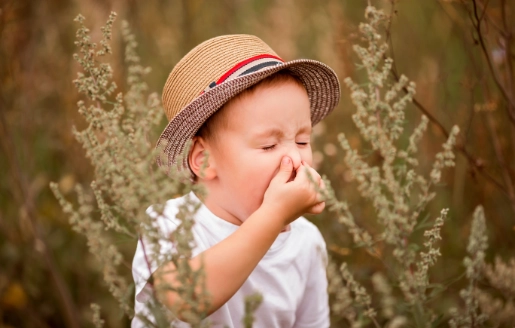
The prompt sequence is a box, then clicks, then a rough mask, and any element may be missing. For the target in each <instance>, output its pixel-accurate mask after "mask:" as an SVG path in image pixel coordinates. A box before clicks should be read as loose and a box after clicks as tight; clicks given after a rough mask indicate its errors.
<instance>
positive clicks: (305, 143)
mask: <svg viewBox="0 0 515 328" xmlns="http://www.w3.org/2000/svg"><path fill="white" fill-rule="evenodd" d="M307 144H308V142H297V145H299V146H306V145H307Z"/></svg>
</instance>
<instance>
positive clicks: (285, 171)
mask: <svg viewBox="0 0 515 328" xmlns="http://www.w3.org/2000/svg"><path fill="white" fill-rule="evenodd" d="M292 171H293V163H292V161H291V158H289V157H288V156H284V157H283V158H282V160H281V166H280V167H279V172H277V174H276V175H275V177H274V178H273V179H272V183H278V182H279V183H286V182H288V180H290V177H291V174H292Z"/></svg>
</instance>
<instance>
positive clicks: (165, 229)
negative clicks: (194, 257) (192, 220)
mask: <svg viewBox="0 0 515 328" xmlns="http://www.w3.org/2000/svg"><path fill="white" fill-rule="evenodd" d="M175 212H176V211H175V209H171V211H170V209H169V212H168V213H166V214H167V215H166V216H159V215H158V214H157V213H156V212H155V211H154V210H153V209H152V207H149V208H148V209H147V214H148V215H149V216H150V217H152V218H153V219H154V220H155V221H154V224H156V225H157V228H158V229H159V230H160V232H161V234H162V235H166V234H169V233H171V232H172V231H173V230H175V229H176V228H177V226H178V223H177V222H176V221H175V220H173V219H172V218H173V217H174V216H175V214H176V213H175ZM159 243H160V247H161V250H160V253H161V254H166V253H168V252H171V251H172V250H173V244H172V243H171V242H170V241H168V240H166V239H164V238H163V239H161V240H160V241H159ZM158 262H159V261H156V258H155V255H154V250H153V247H151V245H150V243H148V242H147V241H145V239H144V238H143V237H140V238H139V239H138V245H137V246H136V252H135V253H134V259H133V261H132V276H133V278H134V284H135V292H136V301H139V302H146V301H148V299H149V298H150V297H151V295H152V287H151V285H150V284H149V283H148V281H149V279H150V277H151V276H152V274H153V273H154V272H155V271H156V270H157V268H158Z"/></svg>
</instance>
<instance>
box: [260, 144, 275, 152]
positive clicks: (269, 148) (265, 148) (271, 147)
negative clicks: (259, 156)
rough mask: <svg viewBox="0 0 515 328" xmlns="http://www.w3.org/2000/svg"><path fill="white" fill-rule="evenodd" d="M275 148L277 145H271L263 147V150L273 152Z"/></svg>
mask: <svg viewBox="0 0 515 328" xmlns="http://www.w3.org/2000/svg"><path fill="white" fill-rule="evenodd" d="M274 148H275V145H271V146H266V147H263V148H262V149H263V150H264V151H269V150H272V149H274Z"/></svg>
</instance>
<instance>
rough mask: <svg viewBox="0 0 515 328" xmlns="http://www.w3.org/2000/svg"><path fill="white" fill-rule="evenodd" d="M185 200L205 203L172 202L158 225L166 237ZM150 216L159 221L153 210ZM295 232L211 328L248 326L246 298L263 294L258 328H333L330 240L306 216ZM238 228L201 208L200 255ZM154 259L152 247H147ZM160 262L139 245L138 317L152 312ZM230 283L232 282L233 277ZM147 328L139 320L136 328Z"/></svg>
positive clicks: (165, 247)
mask: <svg viewBox="0 0 515 328" xmlns="http://www.w3.org/2000/svg"><path fill="white" fill-rule="evenodd" d="M184 197H191V198H192V199H194V200H195V201H198V202H200V200H199V199H198V198H197V197H196V196H195V194H194V193H193V192H191V193H189V194H188V195H186V196H183V197H180V198H177V199H172V200H169V201H168V202H167V203H166V206H165V209H164V211H163V214H164V215H163V216H160V217H158V218H156V223H157V224H158V227H159V229H160V230H161V231H163V232H165V233H166V235H167V234H168V233H170V232H171V231H173V230H174V229H175V228H176V227H177V225H178V220H177V219H176V218H175V215H176V214H177V212H178V206H179V204H181V202H183V201H184ZM148 213H149V214H150V215H151V216H153V217H156V216H157V215H156V213H155V212H153V211H152V210H151V209H149V211H148ZM290 227H291V228H290V230H289V231H285V232H282V233H281V234H279V236H278V237H277V239H276V240H275V242H274V243H273V244H272V246H271V247H270V249H269V250H268V252H267V253H266V254H265V256H264V257H263V258H262V259H261V261H260V262H259V263H258V265H257V267H256V268H255V269H254V271H252V273H251V274H250V276H249V277H248V278H247V280H246V281H245V283H244V284H243V285H242V286H241V288H240V289H239V290H238V291H237V292H236V294H234V296H233V297H232V298H231V299H230V300H229V301H227V303H225V304H224V305H223V306H222V307H221V308H219V309H218V310H217V311H215V312H214V313H213V314H211V315H210V316H209V320H210V322H211V323H212V326H211V327H216V328H218V327H220V328H222V327H229V328H236V327H242V326H243V324H242V318H243V315H244V300H245V297H246V296H248V295H252V294H255V293H256V292H259V293H261V294H262V296H263V302H262V303H261V305H260V306H259V308H258V309H257V310H256V312H255V313H254V316H255V318H256V320H255V322H254V325H253V327H254V328H289V327H298V328H307V327H310V328H311V327H313V328H325V327H329V305H328V296H327V278H326V271H325V267H326V263H327V254H326V248H325V242H324V240H323V238H322V235H321V234H320V232H319V230H318V229H317V228H316V226H315V225H314V224H312V223H311V222H309V221H308V220H306V219H305V218H304V217H300V218H298V219H297V220H295V221H294V222H292V223H291V225H290ZM236 229H238V226H237V225H234V224H232V223H229V222H227V221H225V220H223V219H220V218H219V217H217V216H215V215H214V214H213V213H211V211H209V209H208V208H207V207H206V206H204V205H201V207H200V209H199V210H198V211H197V213H196V214H195V225H194V226H193V229H192V232H193V235H194V238H195V242H196V247H195V248H194V250H193V255H192V256H195V255H197V254H199V253H201V252H203V251H205V250H206V249H208V248H210V247H212V246H214V245H215V244H217V243H218V242H220V241H222V240H223V239H225V238H227V237H228V236H229V235H230V234H232V233H233V232H234V231H236ZM172 247H173V245H172V243H171V242H167V243H162V248H161V253H164V252H167V251H171V250H172ZM145 252H146V255H147V256H146V258H147V259H148V258H149V252H150V247H149V246H147V247H145ZM156 266H157V265H156V264H153V263H150V265H149V264H148V262H147V261H146V260H145V254H144V252H143V246H142V243H141V239H140V242H138V246H137V249H136V253H135V255H134V260H133V263H132V273H133V277H134V282H135V285H136V301H135V312H136V313H148V309H147V307H146V306H145V302H147V301H148V300H149V297H148V295H150V294H149V293H150V292H151V288H152V287H151V286H150V285H149V284H147V280H148V279H149V278H150V276H151V275H152V273H153V272H154V271H155V270H156V269H157V267H156ZM227 279H231V278H230V277H227ZM174 326H175V327H189V325H187V324H185V323H181V322H178V323H174ZM136 327H144V325H143V323H142V322H141V321H139V320H138V319H137V318H136V317H135V318H134V319H133V321H132V328H136Z"/></svg>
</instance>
